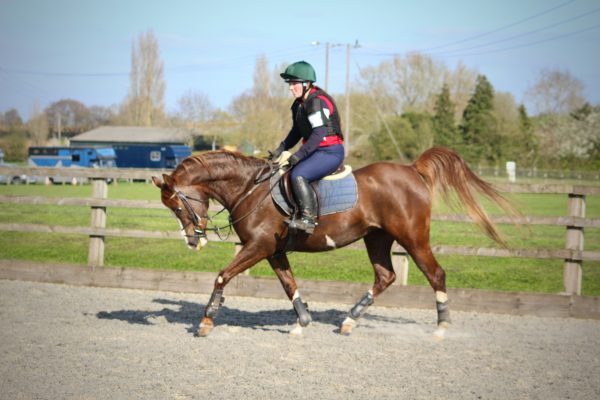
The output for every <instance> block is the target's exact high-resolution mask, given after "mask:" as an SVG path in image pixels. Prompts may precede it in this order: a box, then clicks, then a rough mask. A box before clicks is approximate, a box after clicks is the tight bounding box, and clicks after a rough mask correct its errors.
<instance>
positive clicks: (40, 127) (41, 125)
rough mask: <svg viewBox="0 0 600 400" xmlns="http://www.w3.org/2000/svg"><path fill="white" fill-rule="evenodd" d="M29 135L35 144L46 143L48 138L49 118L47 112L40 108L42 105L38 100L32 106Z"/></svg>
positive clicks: (28, 123)
mask: <svg viewBox="0 0 600 400" xmlns="http://www.w3.org/2000/svg"><path fill="white" fill-rule="evenodd" d="M27 125H28V128H29V135H30V136H31V142H32V144H33V145H34V146H40V145H43V144H46V140H48V118H47V117H46V114H45V113H43V112H42V111H41V110H40V105H39V103H38V102H37V100H36V101H35V102H34V103H33V106H32V108H31V116H30V117H29V121H28V122H27Z"/></svg>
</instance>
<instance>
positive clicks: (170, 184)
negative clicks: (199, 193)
mask: <svg viewBox="0 0 600 400" xmlns="http://www.w3.org/2000/svg"><path fill="white" fill-rule="evenodd" d="M163 181H164V182H165V185H167V186H168V187H170V188H171V189H172V188H173V186H175V181H174V180H173V178H171V176H170V175H167V174H163Z"/></svg>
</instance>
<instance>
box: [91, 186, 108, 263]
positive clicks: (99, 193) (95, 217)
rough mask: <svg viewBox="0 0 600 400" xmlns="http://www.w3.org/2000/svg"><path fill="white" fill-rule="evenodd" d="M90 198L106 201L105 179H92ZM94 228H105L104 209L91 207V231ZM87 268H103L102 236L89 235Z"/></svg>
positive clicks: (106, 188) (106, 187)
mask: <svg viewBox="0 0 600 400" xmlns="http://www.w3.org/2000/svg"><path fill="white" fill-rule="evenodd" d="M92 197H93V198H95V199H106V198H107V197H108V185H107V184H106V179H104V178H102V179H96V178H92ZM94 228H106V207H97V206H92V229H94ZM88 266H89V267H91V268H92V269H94V268H95V267H103V266H104V236H103V235H90V248H89V252H88Z"/></svg>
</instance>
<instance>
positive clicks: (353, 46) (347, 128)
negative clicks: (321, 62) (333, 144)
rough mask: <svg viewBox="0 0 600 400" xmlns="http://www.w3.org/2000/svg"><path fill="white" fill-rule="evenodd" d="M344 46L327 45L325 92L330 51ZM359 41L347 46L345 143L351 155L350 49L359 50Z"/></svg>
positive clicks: (327, 43)
mask: <svg viewBox="0 0 600 400" xmlns="http://www.w3.org/2000/svg"><path fill="white" fill-rule="evenodd" d="M311 44H312V45H313V46H319V45H320V44H321V42H318V41H315V42H312V43H311ZM340 46H343V45H342V44H341V43H336V44H332V43H329V42H326V43H325V91H326V92H327V91H328V89H329V50H330V49H331V48H332V47H340ZM359 47H360V45H359V44H358V39H356V41H355V42H354V44H350V43H347V44H346V98H345V104H344V114H345V118H344V141H345V143H346V146H345V147H346V154H350V49H358V48H359Z"/></svg>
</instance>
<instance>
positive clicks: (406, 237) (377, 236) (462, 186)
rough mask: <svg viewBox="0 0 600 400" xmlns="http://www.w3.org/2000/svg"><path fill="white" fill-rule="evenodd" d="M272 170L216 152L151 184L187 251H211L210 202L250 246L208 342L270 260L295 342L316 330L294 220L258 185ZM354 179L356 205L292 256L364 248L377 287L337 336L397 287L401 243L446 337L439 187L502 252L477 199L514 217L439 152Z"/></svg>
mask: <svg viewBox="0 0 600 400" xmlns="http://www.w3.org/2000/svg"><path fill="white" fill-rule="evenodd" d="M269 167H270V165H269V163H268V162H267V161H266V160H262V159H257V158H253V157H246V156H243V155H241V154H239V153H233V152H228V151H213V152H208V153H205V154H202V155H199V156H191V157H188V158H186V159H185V160H183V161H182V162H181V164H180V165H178V166H177V168H176V169H175V170H174V171H173V172H172V173H171V175H166V174H163V180H160V179H159V178H156V177H153V178H152V180H153V182H154V184H155V185H156V186H157V187H159V188H160V189H161V199H162V202H163V204H164V205H165V206H166V207H167V208H169V209H170V210H171V211H173V213H174V214H175V216H176V218H177V219H178V221H179V223H180V225H181V229H182V233H183V235H184V236H185V238H186V241H187V245H188V246H189V247H190V248H192V249H198V245H199V244H200V245H201V246H203V245H204V244H205V243H206V233H205V232H206V230H207V224H208V222H209V219H208V201H209V199H215V200H216V201H218V202H219V203H221V205H222V206H223V207H224V208H226V209H227V210H228V211H229V214H230V223H231V225H232V226H233V228H234V229H235V231H236V233H237V235H238V237H239V239H240V241H241V243H242V244H243V247H242V249H241V250H240V251H239V252H238V254H237V255H236V256H235V258H234V259H233V261H232V262H231V263H230V264H229V265H228V266H227V267H226V268H225V269H223V270H222V271H221V272H219V274H218V276H217V279H216V281H215V283H214V290H213V293H212V296H211V298H210V300H209V302H208V304H207V306H206V308H205V311H204V317H203V318H202V321H201V323H200V327H199V329H198V332H197V333H196V334H197V335H199V336H206V335H207V334H208V333H209V332H210V331H211V330H212V329H213V327H214V318H215V316H216V315H217V312H218V310H219V307H220V305H221V304H222V302H223V300H224V297H223V289H224V288H225V286H226V285H227V283H229V282H230V281H231V280H232V279H233V278H234V277H235V276H236V275H238V274H239V273H241V272H243V271H245V270H246V269H248V268H250V267H252V266H253V265H255V264H256V263H258V262H259V261H261V260H263V259H267V260H268V262H269V263H270V265H271V267H272V268H273V270H274V272H275V274H276V275H277V277H278V278H279V280H280V281H281V284H282V285H283V289H284V291H285V293H286V294H287V296H288V298H289V299H290V300H291V301H292V305H293V308H294V310H295V311H296V314H297V316H298V325H297V326H296V328H295V329H294V330H293V331H292V333H294V332H295V333H301V330H302V327H303V326H306V325H308V324H309V322H310V321H311V317H310V314H309V313H308V310H307V309H306V304H304V303H303V302H302V299H301V298H300V293H299V292H298V289H297V285H296V282H295V280H294V276H293V274H292V269H291V267H290V264H289V262H288V258H287V256H286V253H285V252H286V241H287V235H288V226H287V224H286V223H285V221H286V220H287V219H288V218H289V217H287V216H285V215H284V214H283V213H281V212H280V211H279V209H278V208H277V206H276V205H275V203H274V202H273V201H272V199H271V196H270V191H271V187H270V185H269V181H268V180H266V181H264V182H262V183H256V180H255V178H256V177H257V176H258V175H260V174H263V173H266V172H268V171H269ZM354 176H355V178H356V182H357V191H358V201H357V203H356V205H355V206H354V207H353V208H351V209H349V210H347V211H344V212H340V213H336V214H330V215H325V216H322V217H320V218H319V219H318V226H317V227H316V229H315V231H314V233H313V234H312V235H306V234H304V233H298V235H297V237H296V240H295V246H294V248H293V250H294V251H301V252H318V251H327V250H333V249H337V248H340V247H344V246H347V245H349V244H350V243H353V242H355V241H357V240H359V239H361V238H363V239H364V241H365V245H366V248H367V253H368V255H369V260H370V261H371V264H372V265H373V270H374V273H375V282H374V284H373V287H372V289H370V290H369V291H368V292H367V293H365V295H364V296H363V297H362V298H361V299H360V300H359V301H358V302H357V303H356V305H355V306H354V307H353V308H352V309H351V310H350V312H349V314H348V317H347V318H346V319H345V320H344V322H343V323H342V326H341V329H340V332H341V333H343V334H349V333H350V332H351V330H352V328H353V327H354V326H355V325H356V322H357V320H358V319H359V318H360V316H361V315H362V314H363V313H364V312H365V310H366V309H367V308H368V307H369V306H370V305H371V304H373V302H374V300H375V299H376V298H377V296H379V295H380V294H381V293H382V292H383V291H385V290H386V288H388V287H389V286H390V285H391V284H392V282H394V280H395V278H396V274H395V273H394V269H393V267H392V260H391V255H390V253H391V248H392V245H393V243H394V241H396V242H398V243H399V244H400V245H401V246H402V247H404V249H406V251H407V252H408V254H409V255H410V256H411V258H412V259H413V260H414V262H415V263H416V264H417V266H418V267H419V269H420V270H421V271H422V272H423V273H424V274H425V276H426V278H427V280H428V281H429V284H430V285H431V287H432V288H433V291H434V294H435V299H436V305H437V315H438V328H437V330H436V334H437V335H438V336H440V337H443V334H444V331H445V329H446V328H447V327H448V324H449V323H450V313H449V309H448V296H447V295H446V279H445V273H444V270H443V269H442V268H441V267H440V265H439V264H438V262H437V261H436V259H435V257H434V256H433V253H432V251H431V247H430V244H429V227H430V222H431V207H432V200H433V195H434V192H435V189H436V188H439V190H440V192H441V193H442V194H443V195H444V198H445V199H447V198H448V195H449V194H450V192H451V191H454V192H455V193H456V194H457V195H458V199H459V200H460V203H462V205H463V206H464V208H466V210H467V212H468V214H469V215H470V216H471V218H472V219H473V220H474V221H475V222H476V223H477V224H478V225H480V227H482V228H483V230H484V232H485V233H486V234H487V235H488V236H489V237H491V238H492V239H494V240H495V241H496V242H498V243H501V244H504V242H503V240H502V238H501V237H500V235H499V233H498V231H497V230H496V227H495V226H494V224H493V222H492V221H491V220H490V219H489V217H488V215H487V214H486V212H485V211H484V210H483V209H482V208H481V206H480V205H479V204H478V202H477V200H476V198H475V194H476V193H481V194H483V195H485V196H486V197H488V198H489V199H491V200H492V201H493V202H495V203H496V204H498V205H499V206H500V207H502V208H503V209H504V210H505V211H507V212H508V213H510V214H513V213H514V211H515V210H514V208H512V206H511V204H510V203H509V202H508V201H507V200H506V199H505V198H503V197H502V196H501V195H500V194H499V193H498V192H497V191H496V190H495V189H494V188H493V187H492V186H491V185H490V184H488V183H487V182H485V181H483V180H481V179H480V178H478V177H477V176H476V175H475V174H474V173H473V172H472V171H471V170H470V169H469V167H468V166H467V165H466V163H465V162H464V161H463V159H462V158H461V157H460V156H459V155H458V154H456V153H455V152H453V151H451V150H449V149H445V148H441V147H434V148H431V149H429V150H427V151H425V152H424V153H423V154H422V155H421V156H420V157H419V158H418V159H417V160H416V161H415V162H414V163H413V164H412V165H400V164H397V163H393V162H377V163H374V164H371V165H368V166H366V167H363V168H360V169H358V170H356V171H354ZM208 229H210V227H209V228H208Z"/></svg>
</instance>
